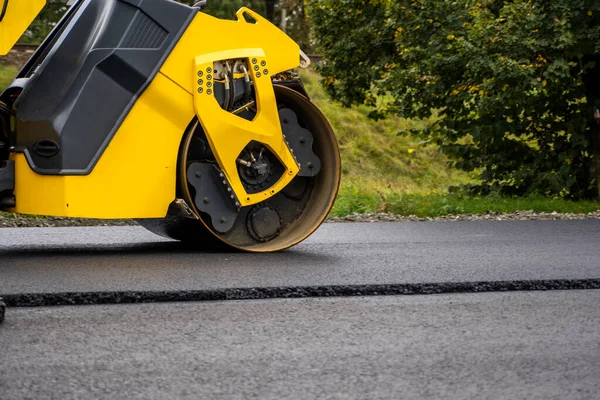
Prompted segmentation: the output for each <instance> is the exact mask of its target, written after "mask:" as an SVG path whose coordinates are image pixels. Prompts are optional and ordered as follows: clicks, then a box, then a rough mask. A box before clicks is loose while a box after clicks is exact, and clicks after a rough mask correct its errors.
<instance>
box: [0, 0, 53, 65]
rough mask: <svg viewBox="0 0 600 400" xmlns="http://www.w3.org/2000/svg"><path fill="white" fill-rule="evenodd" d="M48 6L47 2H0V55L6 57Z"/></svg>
mask: <svg viewBox="0 0 600 400" xmlns="http://www.w3.org/2000/svg"><path fill="white" fill-rule="evenodd" d="M45 5H46V0H0V13H1V12H2V10H3V9H4V7H5V6H6V12H5V14H4V18H3V19H2V21H0V55H2V56H3V55H6V53H8V52H9V51H10V49H12V47H13V46H14V45H15V43H17V40H19V38H20V37H21V35H22V34H23V32H25V30H26V29H27V28H28V27H29V25H31V23H32V22H33V20H34V19H35V17H36V16H37V15H38V14H39V13H40V11H42V8H44V6H45Z"/></svg>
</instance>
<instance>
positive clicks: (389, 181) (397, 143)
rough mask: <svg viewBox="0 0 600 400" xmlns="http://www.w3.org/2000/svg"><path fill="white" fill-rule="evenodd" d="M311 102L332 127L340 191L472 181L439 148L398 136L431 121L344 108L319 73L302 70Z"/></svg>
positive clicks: (422, 188) (376, 192)
mask: <svg viewBox="0 0 600 400" xmlns="http://www.w3.org/2000/svg"><path fill="white" fill-rule="evenodd" d="M300 74H301V77H302V81H303V82H304V85H305V87H306V90H307V91H308V93H309V95H310V98H311V100H312V101H313V102H314V103H315V104H316V105H317V106H318V107H319V109H321V111H323V113H324V114H325V116H326V117H327V119H328V120H329V122H330V123H331V125H332V126H333V129H334V131H335V134H336V137H337V140H338V143H339V146H340V152H341V156H342V187H343V192H345V193H346V192H348V193H362V194H367V195H373V196H374V197H375V198H378V197H379V196H380V195H383V196H387V195H390V194H393V193H420V194H425V193H426V194H430V193H447V192H448V188H449V187H451V186H455V185H459V184H465V183H472V182H474V179H473V175H474V174H469V173H466V172H463V171H459V170H457V169H454V168H451V167H449V166H448V159H447V158H446V157H445V156H444V155H443V154H441V153H440V152H439V151H438V149H437V146H435V145H429V146H423V147H419V143H418V140H415V138H413V137H397V136H396V134H397V132H398V131H401V130H408V129H415V128H418V127H423V126H426V125H427V124H430V123H431V121H433V120H434V119H433V118H432V119H431V120H427V121H417V120H415V121H411V120H405V119H402V118H398V117H395V116H392V117H390V118H387V119H386V120H384V121H373V120H372V119H370V118H369V117H368V115H369V113H370V112H371V111H372V108H370V107H366V106H364V105H361V106H359V107H351V108H344V107H342V106H341V105H340V104H339V103H335V102H332V101H331V100H329V99H328V97H327V95H326V93H325V92H324V90H323V88H322V87H321V86H320V85H319V75H317V74H315V73H314V72H312V71H310V70H302V71H301V72H300Z"/></svg>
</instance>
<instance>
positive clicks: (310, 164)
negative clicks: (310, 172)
mask: <svg viewBox="0 0 600 400" xmlns="http://www.w3.org/2000/svg"><path fill="white" fill-rule="evenodd" d="M306 168H308V169H312V168H313V163H312V162H310V161H309V162H307V163H306Z"/></svg>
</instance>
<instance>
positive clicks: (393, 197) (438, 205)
mask: <svg viewBox="0 0 600 400" xmlns="http://www.w3.org/2000/svg"><path fill="white" fill-rule="evenodd" d="M528 210H532V211H538V212H547V213H550V212H554V211H556V212H559V213H577V214H580V213H581V214H587V213H589V212H594V211H598V210H600V204H599V203H598V202H596V201H585V200H580V201H572V200H567V199H549V198H547V197H542V196H540V195H532V196H527V197H506V196H498V195H488V196H460V195H447V194H446V195H444V194H417V193H410V194H389V195H376V194H371V193H366V192H363V191H361V190H360V189H347V188H343V189H342V190H341V192H340V194H339V196H338V198H337V201H336V202H335V206H334V207H333V210H332V212H331V216H333V217H344V216H346V215H350V214H352V213H375V212H389V213H392V214H397V215H406V216H407V215H415V216H417V217H423V218H424V217H440V216H444V215H449V214H452V215H458V214H485V213H487V212H503V213H510V212H515V211H528Z"/></svg>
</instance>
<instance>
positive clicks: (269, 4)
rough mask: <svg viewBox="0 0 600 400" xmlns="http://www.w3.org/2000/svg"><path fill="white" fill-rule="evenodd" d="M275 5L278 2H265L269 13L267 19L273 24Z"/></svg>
mask: <svg viewBox="0 0 600 400" xmlns="http://www.w3.org/2000/svg"><path fill="white" fill-rule="evenodd" d="M275 3H276V0H265V9H266V11H267V19H268V20H269V21H271V22H273V20H274V19H275Z"/></svg>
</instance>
